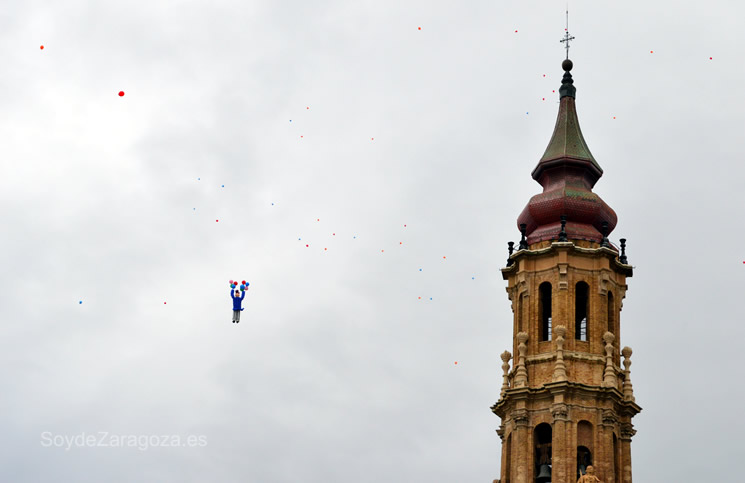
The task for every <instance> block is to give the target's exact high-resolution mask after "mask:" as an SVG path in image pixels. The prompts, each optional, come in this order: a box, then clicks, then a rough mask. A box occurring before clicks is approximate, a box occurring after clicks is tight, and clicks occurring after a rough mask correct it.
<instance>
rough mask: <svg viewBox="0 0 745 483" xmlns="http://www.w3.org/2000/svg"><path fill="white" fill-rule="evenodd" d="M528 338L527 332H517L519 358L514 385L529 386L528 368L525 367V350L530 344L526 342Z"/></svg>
mask: <svg viewBox="0 0 745 483" xmlns="http://www.w3.org/2000/svg"><path fill="white" fill-rule="evenodd" d="M527 340H528V333H527V332H519V333H518V334H517V342H518V343H519V345H518V346H517V351H518V354H519V358H518V360H517V367H516V368H515V379H514V380H513V385H512V386H513V387H527V385H528V370H527V369H526V368H525V351H526V350H527V348H528V346H526V345H525V342H526V341H527Z"/></svg>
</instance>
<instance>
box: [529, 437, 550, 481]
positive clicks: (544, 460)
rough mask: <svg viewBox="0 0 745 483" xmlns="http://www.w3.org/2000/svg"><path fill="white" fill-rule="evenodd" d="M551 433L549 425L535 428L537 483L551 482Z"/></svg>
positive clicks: (535, 473)
mask: <svg viewBox="0 0 745 483" xmlns="http://www.w3.org/2000/svg"><path fill="white" fill-rule="evenodd" d="M551 433H552V428H551V425H550V424H548V423H541V424H539V425H538V426H536V427H535V432H534V435H533V441H534V442H535V462H534V465H535V472H534V473H533V474H534V475H535V481H536V483H544V482H550V481H551Z"/></svg>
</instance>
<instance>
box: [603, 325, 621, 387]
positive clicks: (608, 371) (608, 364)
mask: <svg viewBox="0 0 745 483" xmlns="http://www.w3.org/2000/svg"><path fill="white" fill-rule="evenodd" d="M603 340H604V341H605V372H604V373H603V386H604V387H616V386H617V384H618V382H617V380H616V371H615V370H614V369H613V341H614V340H616V336H615V335H613V333H611V332H606V333H605V334H603Z"/></svg>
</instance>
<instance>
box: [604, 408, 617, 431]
mask: <svg viewBox="0 0 745 483" xmlns="http://www.w3.org/2000/svg"><path fill="white" fill-rule="evenodd" d="M616 423H618V415H617V414H616V412H615V411H612V410H610V409H603V422H602V425H603V426H610V427H615V425H616Z"/></svg>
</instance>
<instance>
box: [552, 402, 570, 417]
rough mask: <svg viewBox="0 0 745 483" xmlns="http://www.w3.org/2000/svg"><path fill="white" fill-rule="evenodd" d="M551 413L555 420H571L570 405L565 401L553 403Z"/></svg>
mask: <svg viewBox="0 0 745 483" xmlns="http://www.w3.org/2000/svg"><path fill="white" fill-rule="evenodd" d="M551 415H552V416H553V417H554V421H557V420H559V421H569V406H567V405H566V404H564V403H557V404H553V405H552V406H551Z"/></svg>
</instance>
